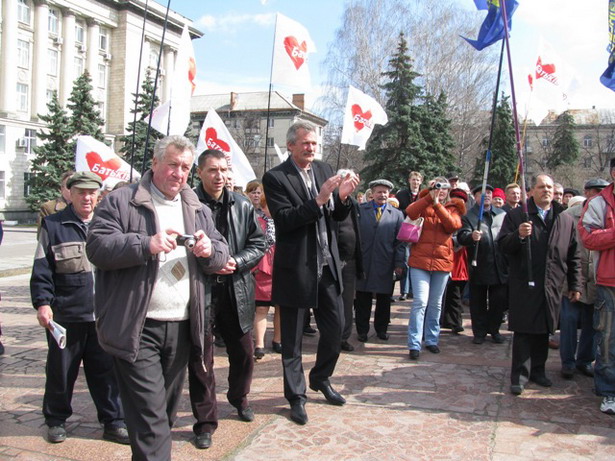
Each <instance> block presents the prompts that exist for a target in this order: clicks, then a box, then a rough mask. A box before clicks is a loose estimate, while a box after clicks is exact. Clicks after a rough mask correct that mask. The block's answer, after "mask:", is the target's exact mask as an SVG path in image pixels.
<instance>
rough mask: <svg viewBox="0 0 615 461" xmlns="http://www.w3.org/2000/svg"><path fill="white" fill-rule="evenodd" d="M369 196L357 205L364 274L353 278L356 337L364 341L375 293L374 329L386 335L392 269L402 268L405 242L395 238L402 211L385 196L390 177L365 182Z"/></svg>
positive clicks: (389, 309) (390, 186)
mask: <svg viewBox="0 0 615 461" xmlns="http://www.w3.org/2000/svg"><path fill="white" fill-rule="evenodd" d="M369 188H370V189H371V190H372V192H373V194H374V195H373V199H372V200H370V201H369V202H367V203H362V204H360V205H359V234H360V235H361V248H362V256H363V271H364V274H365V276H364V278H363V279H362V280H358V281H357V286H356V290H357V292H356V296H355V302H354V308H355V324H356V326H357V335H358V339H359V341H361V342H366V341H367V334H368V332H369V319H370V316H371V313H372V297H373V293H375V294H376V312H375V313H374V329H375V330H376V335H377V336H378V338H379V339H382V340H384V341H386V340H387V339H389V335H388V333H387V328H388V326H389V323H390V321H391V295H392V294H393V273H395V274H397V275H398V276H399V275H401V273H402V272H403V267H404V254H405V245H404V243H403V242H400V241H399V240H397V233H398V232H399V229H400V228H401V223H402V222H403V220H404V215H403V213H402V212H401V211H399V210H398V209H396V208H395V207H392V206H389V205H388V204H387V200H388V199H389V193H390V192H391V189H393V184H392V183H391V181H387V180H386V179H376V180H375V181H372V182H370V183H369Z"/></svg>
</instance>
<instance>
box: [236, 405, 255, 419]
mask: <svg viewBox="0 0 615 461" xmlns="http://www.w3.org/2000/svg"><path fill="white" fill-rule="evenodd" d="M237 415H238V416H239V419H241V420H242V421H245V422H246V423H251V422H252V421H254V410H252V408H250V407H245V408H237Z"/></svg>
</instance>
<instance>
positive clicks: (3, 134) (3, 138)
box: [0, 125, 6, 154]
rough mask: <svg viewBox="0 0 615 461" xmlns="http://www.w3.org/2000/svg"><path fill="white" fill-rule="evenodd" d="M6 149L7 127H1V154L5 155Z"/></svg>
mask: <svg viewBox="0 0 615 461" xmlns="http://www.w3.org/2000/svg"><path fill="white" fill-rule="evenodd" d="M5 149H6V127H5V126H4V125H0V154H4V152H5Z"/></svg>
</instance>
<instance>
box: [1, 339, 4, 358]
mask: <svg viewBox="0 0 615 461" xmlns="http://www.w3.org/2000/svg"><path fill="white" fill-rule="evenodd" d="M0 355H4V344H2V341H0Z"/></svg>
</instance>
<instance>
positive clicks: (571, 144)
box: [547, 111, 579, 171]
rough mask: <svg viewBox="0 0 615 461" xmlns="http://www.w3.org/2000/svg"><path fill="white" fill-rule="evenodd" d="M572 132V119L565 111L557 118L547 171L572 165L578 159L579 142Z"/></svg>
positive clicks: (573, 127)
mask: <svg viewBox="0 0 615 461" xmlns="http://www.w3.org/2000/svg"><path fill="white" fill-rule="evenodd" d="M574 131H575V123H574V118H573V117H572V115H571V114H570V112H568V111H566V112H564V113H563V114H561V115H560V116H559V117H558V118H557V129H556V130H555V134H554V135H553V151H552V154H551V155H550V156H549V158H548V159H547V168H548V169H549V170H551V171H554V170H555V169H556V168H557V167H559V166H561V165H572V164H574V163H575V162H576V161H577V160H578V159H579V142H578V141H577V139H576V138H575V136H574Z"/></svg>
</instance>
